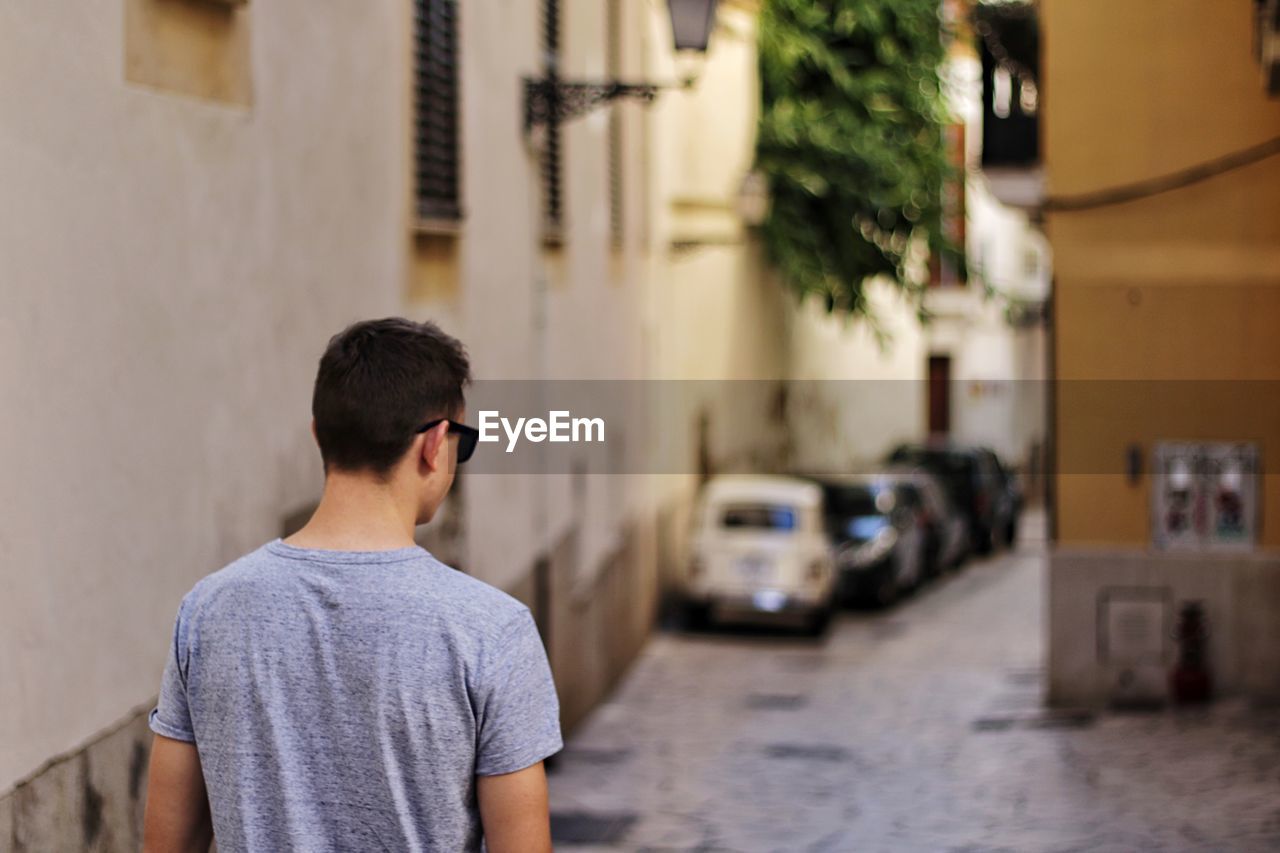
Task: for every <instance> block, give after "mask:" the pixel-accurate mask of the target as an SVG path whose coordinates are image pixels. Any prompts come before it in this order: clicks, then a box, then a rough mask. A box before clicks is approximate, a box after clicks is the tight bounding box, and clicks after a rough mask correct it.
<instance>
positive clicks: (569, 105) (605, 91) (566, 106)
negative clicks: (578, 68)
mask: <svg viewBox="0 0 1280 853" xmlns="http://www.w3.org/2000/svg"><path fill="white" fill-rule="evenodd" d="M661 89H662V87H661V86H658V85H656V84H653V83H623V82H622V81H619V80H606V81H604V82H599V83H592V82H584V81H576V80H574V81H569V80H560V79H557V78H554V77H541V78H533V77H526V78H524V132H525V135H526V136H528V135H529V132H530V131H532V130H533V128H535V127H537V126H538V125H545V124H551V123H553V122H554V123H559V122H562V121H566V120H568V119H571V118H577V117H578V116H581V115H586V114H587V113H589V112H591V111H592V110H594V109H596V108H597V107H600V106H603V105H604V104H607V103H609V102H610V101H615V100H617V99H618V98H636V99H637V100H640V101H644V102H646V103H649V102H651V101H653V99H654V98H656V97H657V96H658V92H659V90H661Z"/></svg>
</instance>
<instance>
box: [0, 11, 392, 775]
mask: <svg viewBox="0 0 1280 853" xmlns="http://www.w3.org/2000/svg"><path fill="white" fill-rule="evenodd" d="M246 13H247V14H248V15H249V16H251V27H252V38H251V45H252V54H251V56H250V58H249V62H250V65H251V71H252V78H253V98H252V104H251V106H249V107H247V108H246V107H242V106H226V105H222V104H215V103H211V102H207V101H200V100H197V99H194V98H190V97H185V96H181V95H174V94H168V93H165V92H161V91H157V90H155V89H151V88H146V87H143V86H139V85H135V84H131V83H127V82H126V81H125V78H124V65H125V45H124V30H123V13H122V9H121V5H120V4H118V3H83V2H75V0H46V2H41V3H17V4H4V5H3V6H0V32H3V33H5V34H6V35H5V36H4V39H3V41H4V47H3V49H2V50H0V114H3V115H4V117H5V118H4V121H3V122H0V186H2V187H3V188H4V191H3V194H0V295H2V296H0V302H2V303H3V305H4V310H3V311H0V341H2V342H3V343H2V344H0V347H2V348H3V353H2V354H0V388H2V389H3V393H4V399H5V405H4V406H3V407H2V408H0V471H4V475H5V483H6V488H4V489H3V490H0V745H2V747H3V748H2V749H0V792H3V791H4V790H5V789H7V788H8V787H9V786H10V785H11V784H12V783H13V782H15V781H16V780H18V779H19V778H21V777H23V776H24V775H26V774H28V773H30V772H32V771H34V770H35V769H36V767H37V766H38V765H39V764H41V762H43V761H44V760H45V759H47V758H48V757H50V756H51V755H53V754H55V753H58V752H60V751H63V750H66V749H69V748H71V747H73V746H74V745H76V744H77V743H79V742H81V741H83V740H84V739H85V738H87V737H89V736H90V735H92V734H93V733H95V732H97V731H98V730H100V729H102V728H103V727H104V726H106V725H108V724H109V723H111V722H112V721H114V720H116V719H119V718H121V717H122V716H124V715H125V714H126V713H127V712H128V711H129V710H130V709H131V708H132V707H134V706H135V705H138V704H139V703H145V702H147V701H148V697H151V696H153V695H154V693H155V691H156V687H157V685H158V683H159V676H160V670H161V667H162V665H163V663H164V656H165V653H166V650H167V646H166V638H168V637H169V636H170V634H171V630H172V625H173V618H174V614H175V612H176V609H177V604H178V600H179V598H180V597H181V595H182V594H183V593H184V592H186V590H187V589H188V588H189V587H190V586H191V585H192V584H193V583H194V582H195V581H196V580H197V579H198V578H199V577H201V576H202V575H204V574H206V573H208V572H210V571H213V570H215V569H217V568H219V567H220V566H222V565H223V564H224V563H225V562H227V561H228V560H230V559H232V558H234V557H235V556H237V555H239V554H241V553H243V552H245V551H248V550H250V549H252V548H254V547H256V546H257V545H259V544H261V543H262V542H263V541H265V540H267V539H270V538H272V537H273V536H275V535H277V534H278V533H279V532H280V525H281V519H280V515H281V512H282V508H289V507H292V506H296V505H298V504H301V503H305V502H307V501H309V500H312V499H314V496H315V495H317V494H318V488H319V483H320V467H319V462H318V459H317V457H316V454H315V450H314V446H313V442H312V439H311V436H310V433H309V401H310V392H311V382H312V380H313V378H314V371H315V365H316V360H317V358H318V357H319V355H320V352H321V350H322V349H323V346H324V344H325V342H326V340H327V338H328V336H329V335H330V334H332V333H333V332H334V331H335V330H337V329H338V328H340V327H341V326H342V325H343V324H345V323H347V322H349V321H352V320H354V319H357V318H359V317H367V316H376V315H379V314H394V313H397V312H398V311H399V308H400V292H401V286H402V281H403V266H402V265H403V253H402V252H401V251H400V250H399V246H400V245H401V241H402V240H403V235H404V229H405V221H404V215H403V209H404V208H403V205H402V198H403V196H402V185H403V181H404V174H403V172H402V170H401V168H400V166H401V163H402V162H403V161H404V158H405V147H406V142H407V138H408V137H407V123H406V117H405V115H404V114H403V112H402V111H401V109H400V107H401V105H400V102H399V93H400V92H401V91H402V90H401V89H400V88H399V83H400V81H399V76H398V75H399V73H400V70H401V68H402V67H403V65H402V60H403V56H402V55H401V52H400V49H399V46H400V45H401V43H402V38H401V35H400V34H401V33H402V32H403V28H404V20H405V19H404V18H403V16H402V9H401V7H400V5H399V4H398V3H395V2H390V0H387V1H386V2H382V1H381V0H380V2H367V3H360V4H323V6H322V7H318V6H316V5H315V4H312V3H308V2H304V0H274V2H270V3H254V4H252V6H251V7H250V8H249V9H247V10H246ZM318 57H322V58H323V60H324V61H317V58H318ZM335 200H340V203H335Z"/></svg>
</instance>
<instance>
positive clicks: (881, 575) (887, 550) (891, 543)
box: [813, 474, 928, 607]
mask: <svg viewBox="0 0 1280 853" xmlns="http://www.w3.org/2000/svg"><path fill="white" fill-rule="evenodd" d="M813 479H815V480H816V481H817V482H818V483H819V484H820V485H821V486H822V490H823V497H824V506H825V510H824V512H825V515H826V529H827V533H828V535H829V536H830V538H831V544H832V547H833V548H834V550H835V562H836V572H837V587H836V589H837V594H838V595H839V596H840V598H841V600H842V601H844V602H846V603H850V602H854V601H859V602H865V603H869V604H874V605H877V606H881V607H883V606H886V605H888V604H891V603H892V602H894V601H895V600H896V599H897V598H898V597H899V596H901V595H902V594H903V593H904V592H906V591H908V590H910V589H912V588H914V587H915V586H916V585H918V584H919V583H920V582H921V581H922V580H923V579H924V577H925V573H926V571H927V568H928V564H927V559H928V553H927V549H928V538H927V537H928V530H927V528H926V525H925V515H924V509H923V505H922V500H921V495H920V492H919V489H918V488H917V487H916V486H915V485H913V484H912V483H910V482H906V481H904V480H903V479H902V478H901V476H900V475H897V476H895V475H885V474H863V475H851V476H846V477H839V478H820V477H819V478H813Z"/></svg>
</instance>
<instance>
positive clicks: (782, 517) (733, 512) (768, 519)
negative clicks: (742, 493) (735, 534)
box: [720, 503, 796, 530]
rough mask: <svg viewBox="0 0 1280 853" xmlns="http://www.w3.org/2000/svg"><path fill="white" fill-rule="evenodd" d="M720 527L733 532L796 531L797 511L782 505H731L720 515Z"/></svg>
mask: <svg viewBox="0 0 1280 853" xmlns="http://www.w3.org/2000/svg"><path fill="white" fill-rule="evenodd" d="M720 525H721V526H722V527H725V528H728V529H733V530H741V529H748V530H795V529H796V511H795V508H794V507H789V506H783V505H780V504H745V503H744V504H730V505H729V506H726V507H725V508H724V510H723V511H722V513H721V515H720Z"/></svg>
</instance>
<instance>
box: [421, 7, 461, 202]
mask: <svg viewBox="0 0 1280 853" xmlns="http://www.w3.org/2000/svg"><path fill="white" fill-rule="evenodd" d="M414 63H415V73H414V108H415V109H414V112H415V117H414V186H415V196H416V202H417V215H418V218H419V219H424V220H429V219H445V220H453V219H459V218H461V216H462V209H461V206H460V204H459V198H460V194H459V173H460V171H461V170H460V168H459V162H458V150H459V146H458V4H457V0H415V2H414Z"/></svg>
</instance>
